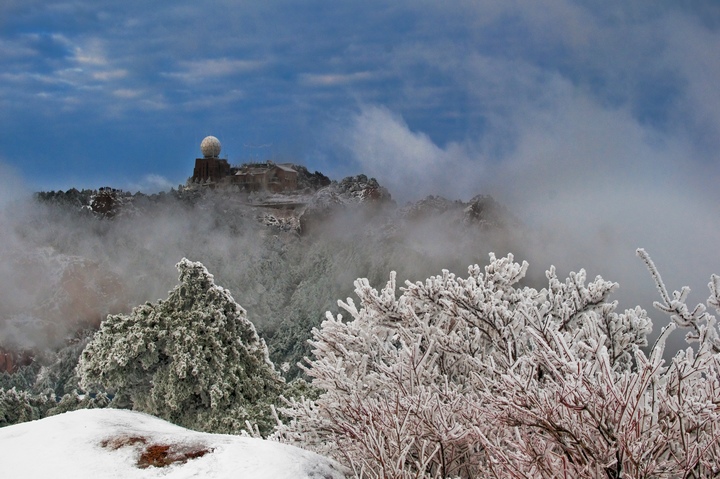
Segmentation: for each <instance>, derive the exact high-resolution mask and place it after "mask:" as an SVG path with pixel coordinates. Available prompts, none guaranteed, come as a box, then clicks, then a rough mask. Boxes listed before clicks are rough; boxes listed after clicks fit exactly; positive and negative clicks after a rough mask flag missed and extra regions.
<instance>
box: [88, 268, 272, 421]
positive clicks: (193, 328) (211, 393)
mask: <svg viewBox="0 0 720 479" xmlns="http://www.w3.org/2000/svg"><path fill="white" fill-rule="evenodd" d="M177 268H178V271H179V272H180V278H179V279H180V284H178V285H177V286H176V287H175V288H174V289H173V290H172V291H170V293H169V296H168V298H167V299H166V300H159V301H158V302H156V303H146V304H144V305H142V306H138V307H136V308H134V309H133V311H132V313H131V314H129V315H122V314H119V315H110V316H108V318H107V319H106V320H105V321H104V322H103V323H102V325H101V326H100V330H99V331H98V332H97V333H96V334H95V336H94V337H93V339H92V341H91V342H90V343H89V344H88V345H87V347H86V348H85V350H84V351H83V353H82V355H81V357H80V363H79V365H78V374H79V376H80V385H81V387H82V388H84V389H86V390H89V388H93V387H94V386H97V385H99V386H101V387H103V388H105V389H107V390H109V391H112V392H114V394H115V398H114V402H115V404H117V405H120V406H129V407H132V408H133V409H136V410H139V411H144V412H147V413H149V414H153V415H156V416H159V417H161V418H164V419H167V420H169V421H172V422H174V423H176V424H180V425H182V426H185V427H189V428H192V429H197V430H204V431H212V432H238V431H240V430H241V429H244V428H246V427H247V426H246V424H247V422H250V423H252V424H254V425H257V426H258V427H259V428H260V431H261V432H265V431H267V430H269V428H270V425H271V423H272V419H271V418H272V413H271V406H270V405H271V404H272V403H274V401H275V400H276V398H277V395H278V394H279V392H280V389H281V387H282V385H283V382H282V380H281V378H280V377H279V375H278V374H277V373H276V372H275V370H274V368H273V366H272V364H271V363H270V361H269V359H268V355H267V348H266V346H265V342H264V341H263V340H262V339H260V337H259V336H258V335H257V333H256V331H255V327H254V326H253V324H252V323H251V322H250V321H249V320H248V319H247V317H246V313H245V310H244V309H243V308H242V307H241V306H240V305H238V304H237V303H236V302H235V300H234V299H233V298H232V296H231V295H230V293H229V292H228V291H227V290H226V289H224V288H222V287H220V286H217V285H215V282H214V280H213V276H212V275H211V274H210V273H208V271H207V269H206V268H205V267H204V266H203V265H202V264H201V263H195V262H191V261H189V260H187V259H183V260H182V261H180V262H179V263H178V264H177Z"/></svg>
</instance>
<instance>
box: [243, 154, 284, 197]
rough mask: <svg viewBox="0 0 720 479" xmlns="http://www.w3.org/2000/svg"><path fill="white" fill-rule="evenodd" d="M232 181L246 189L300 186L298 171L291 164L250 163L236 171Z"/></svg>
mask: <svg viewBox="0 0 720 479" xmlns="http://www.w3.org/2000/svg"><path fill="white" fill-rule="evenodd" d="M232 183H233V184H235V185H238V186H239V187H240V188H241V189H243V190H246V191H263V190H267V191H272V192H275V193H278V192H282V191H294V190H296V189H297V187H298V172H297V171H296V170H295V169H294V168H293V167H292V165H290V164H284V165H278V164H275V163H273V162H272V161H268V162H267V163H250V164H247V165H243V166H241V167H240V168H239V169H238V170H237V171H236V172H235V174H234V175H233V179H232Z"/></svg>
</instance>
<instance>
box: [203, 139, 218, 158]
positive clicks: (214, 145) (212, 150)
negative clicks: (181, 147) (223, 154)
mask: <svg viewBox="0 0 720 479" xmlns="http://www.w3.org/2000/svg"><path fill="white" fill-rule="evenodd" d="M200 151H201V152H202V154H203V156H204V157H205V158H217V157H218V156H219V155H220V140H218V139H217V138H215V137H214V136H206V137H205V139H203V141H202V143H200Z"/></svg>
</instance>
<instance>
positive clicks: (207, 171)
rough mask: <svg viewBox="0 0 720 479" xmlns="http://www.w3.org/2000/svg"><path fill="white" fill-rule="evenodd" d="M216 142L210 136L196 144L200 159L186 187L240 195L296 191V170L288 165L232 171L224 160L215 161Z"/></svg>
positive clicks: (249, 165) (268, 164) (250, 165)
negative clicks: (233, 191)
mask: <svg viewBox="0 0 720 479" xmlns="http://www.w3.org/2000/svg"><path fill="white" fill-rule="evenodd" d="M220 149H221V146H220V141H219V140H218V139H217V138H215V137H214V136H208V137H206V138H205V139H204V140H203V141H202V143H200V151H201V152H202V154H203V157H202V158H196V159H195V169H194V170H193V175H192V177H191V178H189V179H188V184H195V185H204V186H208V187H211V188H214V187H216V186H237V187H239V188H240V189H241V190H243V191H271V192H274V193H280V192H283V191H295V190H297V189H298V170H297V169H296V167H295V166H294V165H293V164H291V163H283V164H277V163H274V162H272V161H266V162H264V163H247V164H244V165H242V166H240V167H232V166H230V164H229V163H228V161H227V160H225V159H222V158H219V155H220Z"/></svg>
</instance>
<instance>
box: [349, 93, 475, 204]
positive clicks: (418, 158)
mask: <svg viewBox="0 0 720 479" xmlns="http://www.w3.org/2000/svg"><path fill="white" fill-rule="evenodd" d="M340 141H341V142H342V143H344V144H346V145H347V147H348V148H349V149H350V151H351V153H352V155H353V158H354V160H355V161H356V162H357V163H358V164H359V165H360V167H361V170H362V171H363V172H364V173H365V174H367V175H369V176H374V177H376V178H377V179H378V180H379V181H380V182H381V184H383V185H384V186H386V187H388V188H389V189H390V191H391V193H392V194H393V195H394V196H395V197H396V198H397V199H398V200H400V201H405V200H410V199H417V197H418V196H419V195H423V194H430V193H432V194H444V195H453V194H458V193H460V194H463V193H469V192H470V191H471V190H470V188H471V186H472V184H473V183H474V181H475V180H474V179H473V178H477V177H478V176H481V175H482V165H480V164H478V163H477V162H474V161H473V160H472V158H471V153H470V152H469V151H468V150H469V148H468V147H467V146H466V145H459V144H455V143H452V144H450V145H447V146H446V147H445V148H440V147H438V146H437V145H435V144H434V143H433V142H432V140H431V139H430V138H429V137H428V136H427V135H426V134H424V133H422V132H412V131H410V129H409V127H408V125H407V124H406V123H405V121H404V120H403V119H402V117H400V116H399V115H396V114H393V113H392V112H391V111H389V110H388V109H387V108H384V107H380V106H365V107H363V108H362V111H361V112H360V113H359V114H358V115H357V116H356V117H355V118H354V119H353V121H352V124H351V125H350V127H349V128H348V129H347V130H346V131H345V132H344V133H343V135H342V138H341V139H340ZM470 171H472V177H471V176H470V175H468V173H469V172H470Z"/></svg>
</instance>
